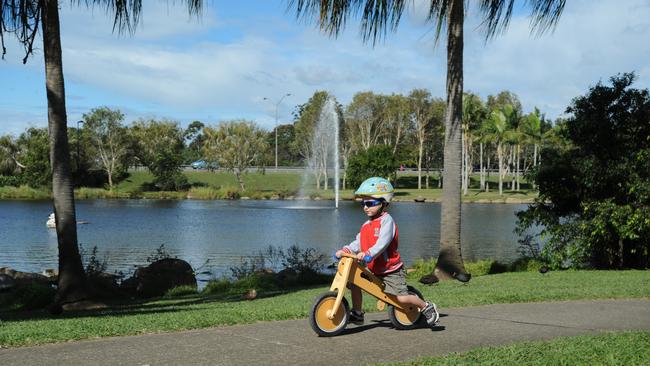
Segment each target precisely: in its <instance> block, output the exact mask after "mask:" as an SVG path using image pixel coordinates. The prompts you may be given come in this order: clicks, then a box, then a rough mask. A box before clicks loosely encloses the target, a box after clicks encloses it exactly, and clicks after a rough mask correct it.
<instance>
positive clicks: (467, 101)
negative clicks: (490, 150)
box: [462, 93, 486, 195]
mask: <svg viewBox="0 0 650 366" xmlns="http://www.w3.org/2000/svg"><path fill="white" fill-rule="evenodd" d="M485 115H486V110H485V106H484V105H483V101H482V100H481V97H479V96H478V95H476V94H472V93H465V96H464V97H463V126H462V127H463V158H462V161H463V163H462V165H463V176H462V187H463V194H464V195H467V190H468V189H469V185H470V178H471V175H472V172H473V164H472V146H473V144H474V140H475V139H476V137H477V136H476V133H477V131H478V129H479V127H480V126H481V123H482V122H483V120H484V119H485ZM479 148H480V164H481V168H483V144H482V142H479ZM481 173H482V169H481ZM481 177H482V175H481ZM482 186H483V181H482V180H481V187H482Z"/></svg>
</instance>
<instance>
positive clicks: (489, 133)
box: [482, 104, 514, 195]
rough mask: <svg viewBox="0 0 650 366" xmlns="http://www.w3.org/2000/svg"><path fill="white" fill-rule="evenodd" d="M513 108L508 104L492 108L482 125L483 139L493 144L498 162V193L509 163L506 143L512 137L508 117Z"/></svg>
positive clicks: (501, 190)
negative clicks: (507, 161) (495, 108)
mask: <svg viewBox="0 0 650 366" xmlns="http://www.w3.org/2000/svg"><path fill="white" fill-rule="evenodd" d="M513 115H514V110H513V108H512V106H511V105H510V104H506V105H505V106H504V107H503V108H502V109H497V110H493V111H492V112H491V113H490V117H489V118H488V119H486V120H485V122H484V123H483V126H482V131H483V134H484V138H485V141H488V142H491V143H493V144H494V146H495V148H496V153H497V161H498V164H499V195H502V194H503V179H504V178H505V176H506V174H508V169H509V165H508V164H506V161H505V157H506V155H507V152H506V148H507V143H508V142H509V141H510V139H511V138H512V130H511V129H510V128H509V124H508V119H509V118H512V116H513Z"/></svg>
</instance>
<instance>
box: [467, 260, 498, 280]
mask: <svg viewBox="0 0 650 366" xmlns="http://www.w3.org/2000/svg"><path fill="white" fill-rule="evenodd" d="M465 269H466V270H467V272H469V273H471V274H472V276H485V275H488V274H496V273H503V272H506V271H507V270H508V266H506V265H504V264H501V263H499V262H497V261H495V260H493V259H483V260H480V261H477V262H467V263H465Z"/></svg>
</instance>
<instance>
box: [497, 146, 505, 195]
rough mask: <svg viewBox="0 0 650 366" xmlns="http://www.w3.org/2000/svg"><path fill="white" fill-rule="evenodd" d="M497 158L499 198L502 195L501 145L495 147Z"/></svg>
mask: <svg viewBox="0 0 650 366" xmlns="http://www.w3.org/2000/svg"><path fill="white" fill-rule="evenodd" d="M497 158H498V159H499V196H502V195H503V176H504V174H503V147H502V146H501V143H499V144H498V145H497Z"/></svg>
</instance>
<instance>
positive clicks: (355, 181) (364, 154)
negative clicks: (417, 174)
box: [346, 145, 399, 187]
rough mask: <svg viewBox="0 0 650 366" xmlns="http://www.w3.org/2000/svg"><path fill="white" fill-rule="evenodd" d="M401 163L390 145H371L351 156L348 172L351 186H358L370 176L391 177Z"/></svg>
mask: <svg viewBox="0 0 650 366" xmlns="http://www.w3.org/2000/svg"><path fill="white" fill-rule="evenodd" d="M398 167H399V164H398V163H397V159H395V156H394V155H393V148H392V147H390V146H388V145H375V146H371V147H370V148H369V149H368V150H366V151H361V152H359V153H357V154H356V155H353V156H352V157H351V158H350V162H349V164H348V168H347V170H346V174H347V177H348V182H349V184H350V186H351V187H356V186H358V185H360V184H361V182H363V181H364V180H366V179H368V178H370V177H385V178H391V177H393V176H394V175H395V172H396V171H397V168H398Z"/></svg>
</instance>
